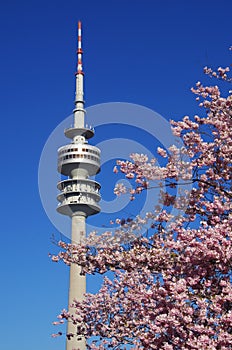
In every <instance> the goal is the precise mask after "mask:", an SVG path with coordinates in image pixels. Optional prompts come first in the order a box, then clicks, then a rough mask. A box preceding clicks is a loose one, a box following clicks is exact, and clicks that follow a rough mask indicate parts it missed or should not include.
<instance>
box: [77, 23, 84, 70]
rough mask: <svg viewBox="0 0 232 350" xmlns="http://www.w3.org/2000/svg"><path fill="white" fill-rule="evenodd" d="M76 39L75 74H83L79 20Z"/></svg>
mask: <svg viewBox="0 0 232 350" xmlns="http://www.w3.org/2000/svg"><path fill="white" fill-rule="evenodd" d="M77 35H78V39H77V43H78V45H77V74H84V72H83V70H82V54H83V51H82V47H81V21H79V22H78V32H77Z"/></svg>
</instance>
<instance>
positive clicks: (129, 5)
mask: <svg viewBox="0 0 232 350" xmlns="http://www.w3.org/2000/svg"><path fill="white" fill-rule="evenodd" d="M231 11H232V4H231V2H230V1H229V0H227V1H226V0H220V1H216V0H215V1H206V0H205V1H201V0H195V1H193V0H190V1H184V0H177V1H171V0H162V1H161V0H143V1H142V0H133V1H132V0H117V1H116V0H115V1H114V0H112V1H109V0H108V1H106V0H98V1H93V0H92V1H91V0H83V1H79V0H76V1H69V0H68V1H66V2H65V1H59V0H58V1H49V0H48V1H44V0H41V1H34V0H31V1H24V0H22V1H20V2H19V1H16V0H13V1H9V2H4V3H3V2H2V4H1V6H0V27H1V30H0V37H1V64H0V76H1V86H0V89H1V91H0V93H1V94H0V96H1V125H2V126H1V138H0V140H1V148H2V153H3V154H2V157H1V159H2V168H1V169H2V170H1V184H2V186H1V196H2V201H1V216H2V219H1V254H0V259H1V298H0V300H1V302H0V303H1V313H2V322H1V328H0V330H1V339H0V347H1V348H2V349H4V350H13V349H15V348H20V349H23V350H29V349H32V348H33V350H39V349H46V350H55V349H56V350H61V349H64V338H63V339H62V338H60V339H55V340H54V339H51V337H50V334H51V333H52V332H54V330H55V329H54V327H53V326H52V325H51V323H52V321H53V320H55V318H56V315H57V314H58V313H59V311H60V310H61V309H62V308H63V307H65V306H66V304H67V286H68V269H67V268H66V267H65V266H63V265H62V264H53V263H51V262H50V260H49V258H48V253H49V252H52V251H54V250H55V247H54V245H53V244H52V243H51V236H52V234H53V233H54V234H55V235H58V231H57V229H56V228H55V227H54V226H53V224H52V223H51V222H50V220H49V219H48V217H47V215H46V213H45V211H44V209H43V206H42V204H41V201H40V197H39V191H38V184H37V183H38V166H39V160H40V155H41V152H42V149H43V147H44V144H45V142H46V140H47V139H48V137H49V135H50V134H51V132H52V131H53V130H54V129H55V128H56V126H57V125H58V124H59V123H61V122H62V121H63V120H64V119H65V118H66V117H67V116H68V115H70V113H71V112H72V109H73V99H74V72H75V64H76V54H75V50H76V25H77V21H78V20H81V21H82V23H83V41H84V42H83V47H84V71H85V73H86V74H85V86H86V88H85V99H86V106H92V105H95V104H100V103H108V102H129V103H135V104H139V105H142V106H145V107H148V108H150V109H152V110H154V111H156V112H158V113H160V114H161V115H162V116H163V117H165V118H166V119H169V118H174V119H178V118H180V117H182V116H184V115H185V114H189V115H193V114H195V113H196V112H197V111H198V109H197V105H196V102H195V99H194V96H193V95H192V94H191V92H190V88H191V86H193V85H194V84H195V82H196V81H198V80H202V79H205V78H204V77H203V74H202V70H203V67H204V66H205V65H209V66H213V67H215V66H217V65H222V66H224V65H227V64H230V62H231V57H230V54H229V51H228V48H229V47H230V46H231V45H232V42H231V32H230V23H231ZM106 132H107V133H108V132H109V130H107V131H106ZM122 132H123V131H122ZM102 133H103V131H102ZM118 133H119V135H118V137H120V135H121V134H120V130H119V131H118ZM100 136H102V135H100V134H99V135H98V137H100ZM96 137H97V135H96ZM100 138H101V137H100ZM140 142H141V141H140ZM106 168H107V166H106ZM49 174H50V173H49V169H48V178H49ZM102 179H104V173H102V175H101V182H102ZM102 185H103V183H102ZM103 193H104V189H103ZM54 211H55V207H54ZM96 220H98V222H100V221H101V220H103V217H100V216H99V217H98V218H97V219H96ZM103 224H104V222H102V225H103ZM94 283H95V282H93V281H92V280H91V281H90V282H89V283H88V290H93V285H94Z"/></svg>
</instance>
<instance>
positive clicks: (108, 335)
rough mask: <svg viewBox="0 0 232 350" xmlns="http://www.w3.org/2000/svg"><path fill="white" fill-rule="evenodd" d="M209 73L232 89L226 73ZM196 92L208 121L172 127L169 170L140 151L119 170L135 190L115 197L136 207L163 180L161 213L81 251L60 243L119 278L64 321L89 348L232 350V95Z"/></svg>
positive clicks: (121, 226) (65, 253)
mask: <svg viewBox="0 0 232 350" xmlns="http://www.w3.org/2000/svg"><path fill="white" fill-rule="evenodd" d="M205 73H206V74H208V75H209V76H212V77H216V78H218V79H220V80H225V81H227V82H228V81H230V78H229V77H228V74H229V68H228V67H227V68H222V67H219V68H218V69H217V71H215V72H214V71H213V70H212V69H210V68H205ZM228 85H229V84H228ZM192 91H193V93H194V94H195V95H196V99H197V100H199V105H200V107H201V108H202V113H201V116H199V115H195V116H194V117H193V118H190V117H188V116H185V117H184V118H183V119H182V120H181V121H171V125H172V129H173V133H174V135H176V136H178V137H180V138H181V139H182V142H183V144H182V146H180V147H179V148H178V147H177V146H171V147H170V148H169V149H167V150H165V149H162V148H158V149H157V157H161V158H162V159H163V161H162V164H163V166H160V165H159V163H158V162H157V159H148V157H147V156H146V155H140V154H136V153H135V154H132V155H131V159H130V160H129V161H122V160H121V161H120V160H119V161H118V162H117V166H116V167H115V169H114V171H115V172H118V171H120V172H122V173H123V174H125V176H126V178H128V179H130V180H131V183H132V186H133V188H132V189H131V188H130V189H129V190H128V189H127V188H125V187H124V186H123V185H117V186H116V188H115V193H116V194H117V195H123V193H125V192H127V191H129V192H130V195H131V200H134V199H135V200H139V194H140V193H141V192H143V191H152V186H153V183H154V181H158V182H160V199H159V205H156V207H155V208H154V211H152V212H148V213H146V215H145V216H144V217H142V216H139V215H138V216H136V218H127V219H118V220H117V222H116V224H118V227H117V229H116V230H115V231H114V232H113V233H112V232H105V233H104V234H103V235H101V236H98V235H97V234H96V233H91V234H90V235H89V237H88V238H87V240H86V241H85V242H83V243H82V244H80V245H71V244H67V243H65V242H59V246H60V247H61V251H60V252H59V253H58V255H56V256H53V260H54V261H58V260H63V261H64V262H65V263H66V264H67V265H69V264H70V263H76V264H79V265H80V266H82V271H83V273H86V274H94V273H100V274H104V273H106V272H107V271H111V272H112V273H113V274H114V278H107V277H105V278H104V282H103V285H102V287H101V289H100V290H99V292H98V293H97V294H87V295H86V298H85V300H84V301H81V302H80V301H74V305H75V309H76V313H75V314H74V315H70V314H69V313H68V312H67V311H65V310H63V311H62V313H61V314H60V315H59V316H58V319H59V320H58V322H56V323H63V322H64V321H65V320H68V321H69V322H73V323H74V324H76V325H77V333H76V334H71V335H70V334H69V335H68V336H69V337H72V336H81V335H82V336H85V337H86V338H87V339H90V343H88V345H87V346H88V348H89V349H92V350H94V349H95V350H96V349H99V350H102V349H128V348H130V349H134V350H141V349H163V350H172V349H175V350H179V349H204V350H207V349H208V350H214V349H215V350H216V349H217V350H219V349H220V350H228V349H232V245H231V240H232V214H231V210H232V201H231V199H232V185H231V178H232V171H231V163H232V138H231V136H232V129H231V127H232V95H231V92H230V91H229V92H228V94H227V96H225V97H223V96H222V95H221V92H220V89H219V87H218V86H216V85H215V86H204V85H203V84H202V83H200V82H197V84H196V87H195V88H193V89H192ZM186 183H188V184H191V186H190V189H189V190H188V191H186V190H184V191H183V190H181V189H182V185H184V184H186ZM177 193H178V196H177ZM173 208H175V209H176V211H175V215H173V214H172V213H173V211H172V209H173ZM178 213H179V214H178ZM144 228H146V230H144ZM138 232H143V233H142V234H138ZM125 237H127V240H126V241H125ZM92 337H95V338H94V339H96V340H95V341H93V340H92V342H91V339H93V338H92Z"/></svg>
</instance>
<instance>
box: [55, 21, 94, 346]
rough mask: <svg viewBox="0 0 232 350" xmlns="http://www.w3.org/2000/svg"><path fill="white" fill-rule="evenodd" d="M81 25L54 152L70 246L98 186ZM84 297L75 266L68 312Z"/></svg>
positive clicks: (90, 211) (71, 330)
mask: <svg viewBox="0 0 232 350" xmlns="http://www.w3.org/2000/svg"><path fill="white" fill-rule="evenodd" d="M82 54H83V51H82V40H81V22H78V48H77V71H76V74H75V76H76V94H75V108H74V110H73V119H74V122H73V126H72V127H71V128H68V129H66V130H65V131H64V134H65V136H66V137H67V138H69V139H70V140H71V141H70V143H69V144H67V145H65V146H62V147H60V148H59V149H58V172H59V173H61V174H62V175H64V176H66V177H67V178H66V179H65V180H62V181H60V182H58V185H57V188H58V190H59V191H60V192H59V194H58V196H57V200H58V202H59V204H58V207H57V211H58V212H59V213H60V214H63V215H67V216H69V217H70V218H71V220H72V232H71V242H72V243H73V244H78V243H80V241H81V239H83V238H84V237H85V235H86V233H85V231H86V228H85V220H86V218H87V217H88V216H90V215H94V214H97V213H99V212H100V205H99V201H100V198H101V196H100V188H101V186H100V184H99V183H98V182H96V181H95V180H92V179H89V177H91V176H94V175H96V174H98V173H99V172H100V154H101V152H100V150H99V149H98V148H97V147H95V146H91V145H89V144H88V139H90V138H91V137H93V136H94V129H93V128H90V127H88V126H87V125H86V124H85V114H86V111H85V109H84V89H83V83H84V72H83V69H82ZM84 293H86V277H85V276H83V275H82V274H81V269H80V267H79V266H77V265H75V264H71V266H70V283H69V312H70V313H71V314H72V313H74V310H73V309H72V307H71V304H72V302H73V300H74V299H76V300H82V299H83V295H84ZM76 327H77V326H74V325H72V324H71V323H70V322H68V326H67V334H74V335H75V334H76ZM74 348H75V349H81V350H85V349H86V345H85V339H84V337H81V336H80V337H78V338H77V337H76V336H74V337H71V340H67V341H66V350H72V349H74Z"/></svg>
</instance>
